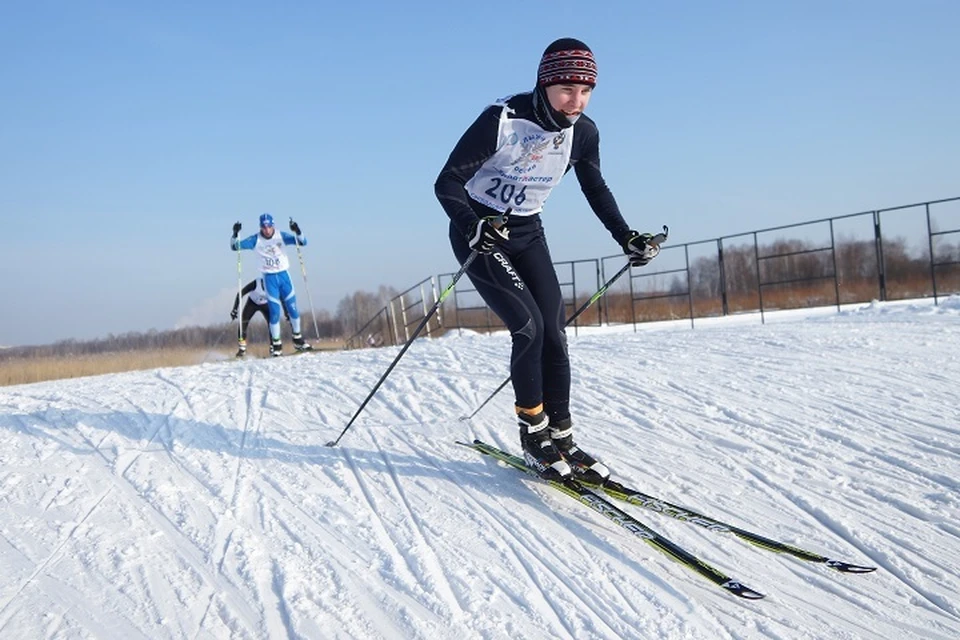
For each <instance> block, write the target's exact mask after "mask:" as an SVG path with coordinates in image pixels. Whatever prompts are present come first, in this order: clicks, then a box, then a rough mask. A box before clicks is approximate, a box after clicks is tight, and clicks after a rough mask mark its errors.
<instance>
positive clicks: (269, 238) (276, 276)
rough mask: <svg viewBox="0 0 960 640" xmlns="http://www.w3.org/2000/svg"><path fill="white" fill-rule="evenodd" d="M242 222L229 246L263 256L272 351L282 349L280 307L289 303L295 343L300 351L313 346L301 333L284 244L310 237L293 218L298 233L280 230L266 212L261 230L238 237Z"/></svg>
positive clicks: (292, 226)
mask: <svg viewBox="0 0 960 640" xmlns="http://www.w3.org/2000/svg"><path fill="white" fill-rule="evenodd" d="M240 228H241V225H240V223H239V222H237V223H234V225H233V236H232V237H231V238H230V249H231V250H233V251H240V250H254V251H256V252H257V255H259V256H260V273H261V274H262V276H263V287H264V290H265V292H266V294H267V311H268V316H269V317H268V319H267V322H268V324H269V327H270V355H272V356H279V355H282V353H283V343H282V342H281V340H280V307H281V305H283V306H284V307H286V309H287V311H288V313H289V316H290V324H291V325H292V328H293V346H294V348H295V349H296V350H297V351H310V350H311V349H313V347H311V346H310V345H309V344H307V342H306V341H305V340H304V339H303V336H302V335H301V333H300V311H299V310H298V309H297V296H296V293H295V292H294V290H293V283H292V282H291V281H290V274H289V272H288V271H287V269H288V268H289V267H290V261H289V260H288V259H287V254H286V251H284V246H286V245H289V244H300V245H306V244H307V239H306V238H305V237H303V235H302V234H301V232H300V226H299V225H298V224H297V223H296V222H294V221H293V220H291V221H290V230H291V231H293V233H295V234H296V235H295V236H294V235H292V234H289V233H287V232H286V231H281V232H280V233H277V230H276V229H275V227H274V224H273V216H272V215H270V214H269V213H264V214H263V215H261V216H260V231H259V233H256V234H255V235H252V236H249V237H247V238H244V239H243V240H238V239H237V234H239V233H240Z"/></svg>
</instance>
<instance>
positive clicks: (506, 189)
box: [484, 178, 527, 207]
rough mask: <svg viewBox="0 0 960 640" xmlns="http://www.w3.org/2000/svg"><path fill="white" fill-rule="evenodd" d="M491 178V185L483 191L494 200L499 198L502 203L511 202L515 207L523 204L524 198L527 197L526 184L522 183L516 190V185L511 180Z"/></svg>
mask: <svg viewBox="0 0 960 640" xmlns="http://www.w3.org/2000/svg"><path fill="white" fill-rule="evenodd" d="M491 180H492V182H493V186H492V187H490V188H489V189H487V190H486V191H484V193H485V194H487V195H488V196H490V197H491V198H493V199H494V200H499V201H500V202H502V203H503V204H512V205H513V206H515V207H519V206H520V205H522V204H523V202H524V200H526V199H527V194H526V191H527V185H523V187H521V189H520V190H519V191H517V185H515V184H513V183H512V182H505V181H504V180H503V179H502V178H491Z"/></svg>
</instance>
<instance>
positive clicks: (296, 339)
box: [293, 333, 313, 353]
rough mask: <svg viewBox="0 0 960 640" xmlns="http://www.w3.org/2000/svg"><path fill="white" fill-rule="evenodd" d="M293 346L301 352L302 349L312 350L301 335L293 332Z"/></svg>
mask: <svg viewBox="0 0 960 640" xmlns="http://www.w3.org/2000/svg"><path fill="white" fill-rule="evenodd" d="M293 348H294V349H296V350H297V351H299V352H301V353H302V352H304V351H313V346H311V344H310V343H309V342H307V341H306V340H304V339H303V336H302V335H300V334H299V333H295V334H293Z"/></svg>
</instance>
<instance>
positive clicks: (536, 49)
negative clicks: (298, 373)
mask: <svg viewBox="0 0 960 640" xmlns="http://www.w3.org/2000/svg"><path fill="white" fill-rule="evenodd" d="M958 33H960V2H955V1H953V0H943V1H933V0H913V1H907V0H904V1H901V2H890V1H884V0H849V1H845V2H836V1H825V0H814V1H803V2H799V1H798V2H769V1H757V2H746V1H744V2H693V1H688V2H641V1H637V0H633V1H624V2H603V1H598V2H592V3H588V2H569V1H567V0H550V1H545V2H540V1H530V2H524V3H511V4H496V3H493V4H489V3H487V4H477V3H466V2H449V1H447V2H418V1H412V2H406V3H402V4H399V3H395V2H383V3H377V2H373V3H370V2H346V3H330V2H303V3H289V2H275V3H263V2H246V1H241V2H236V1H234V2H214V1H208V2H201V3H194V2H189V3H188V2H163V3H143V2H139V3H131V2H119V1H117V2H47V1H44V0H37V1H34V2H29V3H27V2H5V3H2V4H0V222H2V224H3V229H4V231H5V234H4V245H5V246H4V254H3V257H4V260H3V263H4V273H3V277H2V278H0V300H2V301H3V313H0V344H6V345H17V344H38V343H47V342H53V341H55V340H59V339H63V338H77V339H85V338H93V337H99V336H104V335H106V334H108V333H123V332H127V331H145V330H148V329H151V328H154V329H160V330H162V329H167V328H172V327H174V326H176V325H178V324H182V323H200V324H207V323H212V322H219V321H226V320H228V312H229V306H230V304H231V302H232V300H231V298H232V293H233V292H235V291H236V288H237V264H236V259H235V254H233V253H232V252H231V251H230V250H229V247H228V238H229V235H230V227H231V226H232V224H233V222H234V221H237V220H239V221H241V222H242V223H243V224H244V233H246V232H250V233H253V232H254V231H255V227H256V220H257V216H258V215H259V214H260V213H261V212H264V211H269V212H271V213H273V215H274V217H275V218H276V219H277V220H278V221H283V222H284V223H285V222H286V220H287V219H288V218H289V217H291V216H292V217H293V218H295V219H296V220H297V221H298V222H299V223H300V225H301V227H302V228H303V230H304V233H305V234H306V236H307V238H308V240H309V243H310V244H309V246H308V247H306V248H305V249H304V250H303V257H304V260H305V262H306V268H307V273H308V281H309V284H310V291H311V294H312V296H311V297H312V299H313V302H314V305H315V306H316V308H317V309H327V310H330V311H334V310H335V308H336V305H337V302H338V301H339V300H340V299H341V298H343V297H344V296H345V295H348V294H350V293H352V292H353V291H355V290H358V289H363V290H368V291H374V290H376V288H377V287H378V286H379V285H381V284H385V285H392V286H394V287H396V288H398V289H405V288H407V287H408V286H411V285H413V284H415V283H416V282H418V281H420V280H421V279H423V278H426V277H428V276H430V275H432V274H438V273H449V272H451V271H453V270H455V269H456V267H457V265H456V263H455V261H454V258H453V256H452V253H451V251H450V248H449V244H448V241H447V239H446V234H447V219H446V216H445V215H444V213H443V211H442V209H441V208H440V206H439V205H438V203H437V202H436V199H435V198H434V195H433V182H434V179H435V177H436V174H437V172H438V171H439V169H440V167H441V166H442V165H443V162H444V161H445V159H446V157H447V155H448V154H449V152H450V150H451V149H452V147H453V145H454V144H455V142H456V140H457V138H458V137H459V136H460V134H461V133H462V132H463V130H464V129H465V128H466V127H467V126H468V125H469V124H470V123H471V122H472V121H473V119H474V118H475V117H476V116H477V114H478V113H479V112H480V111H481V110H482V109H483V107H484V106H486V105H487V104H488V103H490V102H491V101H493V100H494V99H496V98H497V97H500V96H503V95H507V94H510V93H516V92H520V91H526V90H529V89H530V88H532V86H533V81H534V79H535V75H536V67H537V62H538V61H539V57H540V54H541V52H542V51H543V49H544V47H545V46H546V45H547V44H549V43H550V42H551V41H552V40H554V39H555V38H558V37H563V36H572V37H577V38H580V39H582V40H584V41H585V42H587V44H589V45H590V46H591V48H593V50H594V53H595V55H596V57H597V61H598V66H599V81H598V86H597V90H596V92H595V94H594V96H593V99H592V101H591V103H590V106H589V108H588V113H589V114H590V115H591V117H593V119H594V120H596V121H597V124H598V126H599V127H600V132H601V139H602V143H601V152H602V160H603V167H604V174H605V176H606V178H607V182H608V184H609V185H610V187H611V189H612V190H613V192H614V194H615V196H616V197H617V200H618V202H619V203H620V207H621V209H622V210H623V213H624V216H625V218H626V219H627V221H628V223H630V224H631V226H633V227H635V228H638V229H641V230H654V231H656V230H658V229H659V228H660V225H662V224H669V225H670V227H671V240H672V241H674V242H689V241H698V240H704V239H708V238H715V237H718V236H721V235H726V234H731V233H739V232H745V231H750V230H753V229H756V228H761V227H768V226H773V225H779V224H789V223H791V222H800V221H804V220H809V219H812V218H821V217H826V216H832V215H842V214H846V213H854V212H858V211H863V210H867V209H873V208H882V207H887V206H895V205H900V204H909V203H913V202H919V201H925V200H933V199H938V198H948V197H953V196H957V195H960V180H958V175H960V171H958V169H960V161H958V150H960V115H958V114H960V88H958V82H957V78H958V72H957V61H958V60H960V38H958V37H957V34H958ZM544 224H545V225H546V227H547V232H548V238H549V240H550V243H551V249H552V253H553V256H554V259H556V260H573V259H580V258H592V257H598V256H602V255H611V254H613V253H616V252H617V251H618V250H619V248H618V247H617V245H616V244H615V243H614V242H613V240H611V239H610V237H609V235H608V234H607V233H606V231H605V230H604V229H603V227H602V225H601V224H600V223H599V221H597V220H596V219H595V218H594V217H593V215H592V214H591V213H590V211H589V208H588V207H587V205H586V202H585V200H584V198H583V196H582V194H581V193H580V190H579V188H578V186H577V184H576V179H575V178H574V176H573V175H572V174H571V175H569V176H568V177H567V179H566V180H565V181H564V183H563V184H561V186H560V187H559V188H558V189H557V190H556V191H555V192H554V194H553V195H552V196H551V200H550V202H549V203H548V206H547V210H546V211H545V213H544ZM282 226H283V227H284V228H285V227H286V224H283V225H282ZM290 256H291V258H292V264H293V267H292V272H293V273H292V275H293V279H294V283H295V284H296V285H297V286H298V291H299V294H300V300H301V303H300V304H301V308H303V309H306V308H308V307H309V304H308V301H307V296H306V295H305V291H304V289H303V283H302V280H301V276H300V273H299V272H300V266H299V264H298V262H297V258H296V255H295V252H294V251H293V250H292V249H291V251H290ZM255 273H256V272H255V263H254V262H253V260H252V256H250V255H249V254H248V255H247V256H246V257H245V258H244V281H246V280H248V279H249V278H251V277H253V276H254V275H255ZM308 333H309V332H308Z"/></svg>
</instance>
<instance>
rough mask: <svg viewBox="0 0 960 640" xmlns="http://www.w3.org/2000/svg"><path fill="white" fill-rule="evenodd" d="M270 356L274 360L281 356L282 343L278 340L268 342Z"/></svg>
mask: <svg viewBox="0 0 960 640" xmlns="http://www.w3.org/2000/svg"><path fill="white" fill-rule="evenodd" d="M270 355H271V356H273V357H274V358H279V357H280V356H282V355H283V343H282V342H280V341H279V340H272V341H271V342H270Z"/></svg>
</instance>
